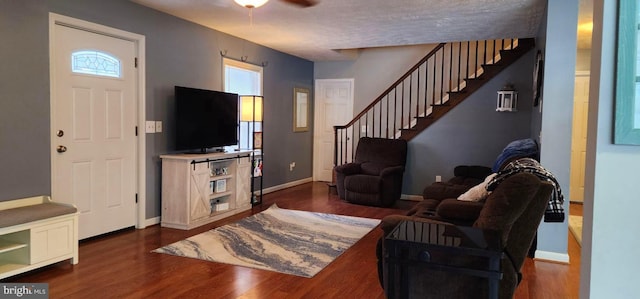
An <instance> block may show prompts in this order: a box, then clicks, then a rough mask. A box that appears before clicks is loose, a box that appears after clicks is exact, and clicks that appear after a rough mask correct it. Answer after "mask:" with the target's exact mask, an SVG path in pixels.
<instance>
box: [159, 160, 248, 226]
mask: <svg viewBox="0 0 640 299" xmlns="http://www.w3.org/2000/svg"><path fill="white" fill-rule="evenodd" d="M251 153H252V152H251V151H237V152H230V153H206V154H176V155H161V156H160V158H161V159H162V217H161V222H160V224H161V226H163V227H170V228H177V229H192V228H195V227H198V226H201V225H205V224H208V223H211V222H214V221H217V220H220V219H223V218H226V217H229V216H232V215H235V214H237V213H240V212H243V211H246V210H249V209H251Z"/></svg>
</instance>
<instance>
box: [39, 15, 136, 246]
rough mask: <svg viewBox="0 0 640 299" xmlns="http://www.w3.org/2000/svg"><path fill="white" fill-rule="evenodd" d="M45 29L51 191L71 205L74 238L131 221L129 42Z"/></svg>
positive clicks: (133, 152) (132, 127) (132, 88)
mask: <svg viewBox="0 0 640 299" xmlns="http://www.w3.org/2000/svg"><path fill="white" fill-rule="evenodd" d="M53 30H54V32H53V38H52V41H51V42H52V57H51V67H52V70H51V75H52V77H51V84H52V100H51V104H52V107H51V111H52V117H51V129H52V137H51V145H52V151H53V154H52V174H53V175H52V197H53V199H54V200H57V201H60V202H66V203H71V204H75V205H76V206H77V207H78V210H79V211H80V220H79V237H80V239H83V238H88V237H92V236H96V235H100V234H104V233H107V232H111V231H114V230H118V229H122V228H126V227H131V226H134V225H135V224H136V202H135V200H136V198H135V197H136V165H137V159H136V138H137V137H136V132H135V130H136V113H137V110H136V76H137V73H136V69H135V66H134V59H135V53H136V49H135V43H134V42H132V41H127V40H123V39H119V38H115V37H110V36H106V35H101V34H97V33H92V32H88V31H84V30H80V29H73V28H70V27H67V26H63V25H55V28H54V29H53Z"/></svg>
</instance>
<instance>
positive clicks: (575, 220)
mask: <svg viewBox="0 0 640 299" xmlns="http://www.w3.org/2000/svg"><path fill="white" fill-rule="evenodd" d="M569 231H571V234H573V236H574V237H575V238H576V241H578V244H579V245H580V247H582V216H576V215H569Z"/></svg>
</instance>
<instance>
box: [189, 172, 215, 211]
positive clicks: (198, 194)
mask: <svg viewBox="0 0 640 299" xmlns="http://www.w3.org/2000/svg"><path fill="white" fill-rule="evenodd" d="M207 164H208V163H198V164H195V170H194V169H193V168H192V171H191V178H190V180H191V182H190V184H189V185H190V187H189V188H190V189H191V190H190V192H189V194H190V195H189V202H190V207H191V214H190V215H191V221H194V220H198V219H200V218H203V217H207V216H209V214H211V203H210V202H209V196H210V195H211V188H210V187H209V178H210V177H211V171H210V170H209V167H208V165H207Z"/></svg>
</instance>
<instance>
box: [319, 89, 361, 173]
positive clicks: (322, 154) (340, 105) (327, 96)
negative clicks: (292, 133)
mask: <svg viewBox="0 0 640 299" xmlns="http://www.w3.org/2000/svg"><path fill="white" fill-rule="evenodd" d="M353 82H354V81H353V79H319V80H316V86H315V96H314V99H315V109H314V111H315V113H314V114H315V117H314V128H313V180H314V181H325V182H330V181H332V175H333V155H334V146H333V145H334V130H333V126H339V125H346V124H347V123H348V122H349V121H351V119H352V118H353ZM350 144H351V142H347V146H348V145H350ZM350 151H351V149H350V148H349V149H347V152H350Z"/></svg>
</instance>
